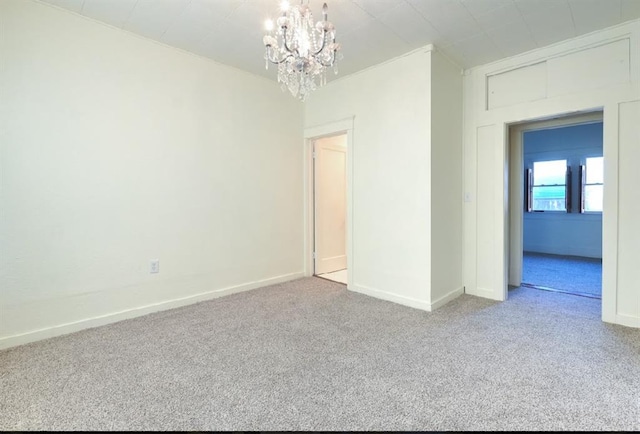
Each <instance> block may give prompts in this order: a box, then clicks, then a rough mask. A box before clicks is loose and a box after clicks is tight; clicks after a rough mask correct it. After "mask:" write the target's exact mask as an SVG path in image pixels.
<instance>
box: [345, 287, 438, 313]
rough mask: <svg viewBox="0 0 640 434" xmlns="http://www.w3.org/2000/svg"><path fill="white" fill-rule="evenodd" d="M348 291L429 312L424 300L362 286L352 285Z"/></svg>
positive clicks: (429, 309)
mask: <svg viewBox="0 0 640 434" xmlns="http://www.w3.org/2000/svg"><path fill="white" fill-rule="evenodd" d="M348 289H349V290H351V291H353V292H358V293H360V294H364V295H368V296H370V297H374V298H379V299H381V300H386V301H392V302H394V303H398V304H401V305H403V306H408V307H413V308H415V309H420V310H426V311H428V312H429V311H431V305H430V304H429V303H428V302H427V301H424V300H419V299H417V298H412V297H406V296H404V295H398V294H394V293H392V292H386V291H381V290H379V289H373V288H367V287H366V286H362V285H355V284H354V285H353V287H349V288H348Z"/></svg>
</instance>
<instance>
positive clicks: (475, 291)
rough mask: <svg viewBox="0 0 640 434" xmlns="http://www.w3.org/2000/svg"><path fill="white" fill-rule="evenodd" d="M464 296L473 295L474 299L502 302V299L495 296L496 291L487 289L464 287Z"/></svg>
mask: <svg viewBox="0 0 640 434" xmlns="http://www.w3.org/2000/svg"><path fill="white" fill-rule="evenodd" d="M464 292H465V294H469V295H475V296H476V297H482V298H488V299H490V300H496V301H504V300H503V299H502V298H500V297H497V296H496V291H494V290H492V289H487V288H470V287H466V288H465V290H464Z"/></svg>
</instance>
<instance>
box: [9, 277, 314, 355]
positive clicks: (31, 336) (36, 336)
mask: <svg viewBox="0 0 640 434" xmlns="http://www.w3.org/2000/svg"><path fill="white" fill-rule="evenodd" d="M301 277H304V272H298V273H291V274H283V275H281V276H276V277H271V278H268V279H263V280H257V281H254V282H249V283H244V284H242V285H236V286H231V287H227V288H222V289H216V290H213V291H207V292H203V293H200V294H194V295H190V296H188V297H182V298H175V299H172V300H167V301H163V302H160V303H154V304H149V305H145V306H140V307H135V308H131V309H127V310H124V311H119V312H113V313H110V314H107V315H101V316H97V317H93V318H87V319H83V320H80V321H74V322H71V323H66V324H60V325H56V326H52V327H47V328H44V329H39V330H34V331H31V332H27V333H23V334H19V335H13V336H7V337H3V338H0V350H1V349H5V348H11V347H15V346H18V345H24V344H28V343H30V342H35V341H39V340H42V339H47V338H52V337H55V336H61V335H66V334H69V333H73V332H77V331H80V330H84V329H88V328H93V327H98V326H102V325H106V324H111V323H114V322H118V321H122V320H125V319H130V318H135V317H139V316H143V315H147V314H150V313H153V312H159V311H163V310H168V309H174V308H176V307H182V306H187V305H190V304H194V303H198V302H200V301H205V300H211V299H214V298H218V297H223V296H225V295H231V294H236V293H238V292H244V291H250V290H252V289H256V288H261V287H263V286H269V285H275V284H277V283H283V282H288V281H290V280H294V279H299V278H301Z"/></svg>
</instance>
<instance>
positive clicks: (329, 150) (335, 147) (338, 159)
mask: <svg viewBox="0 0 640 434" xmlns="http://www.w3.org/2000/svg"><path fill="white" fill-rule="evenodd" d="M314 155H315V159H314V186H315V191H314V197H315V253H316V255H315V274H324V273H331V272H333V271H338V270H344V269H345V268H347V242H346V220H347V136H346V134H343V135H340V136H334V137H326V138H322V139H318V140H316V141H315V143H314Z"/></svg>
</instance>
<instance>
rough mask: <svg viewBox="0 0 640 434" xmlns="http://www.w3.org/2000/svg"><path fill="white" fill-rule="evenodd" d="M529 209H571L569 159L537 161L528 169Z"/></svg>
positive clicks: (529, 210) (530, 210)
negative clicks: (568, 180) (568, 182)
mask: <svg viewBox="0 0 640 434" xmlns="http://www.w3.org/2000/svg"><path fill="white" fill-rule="evenodd" d="M527 172H528V178H527V184H528V189H527V190H528V191H527V193H528V194H527V211H528V212H532V211H564V212H566V211H567V209H570V208H571V206H570V204H569V198H570V196H571V195H570V194H569V193H568V188H567V179H570V169H569V167H567V160H554V161H536V162H534V163H533V170H531V169H529V170H528V171H527Z"/></svg>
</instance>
